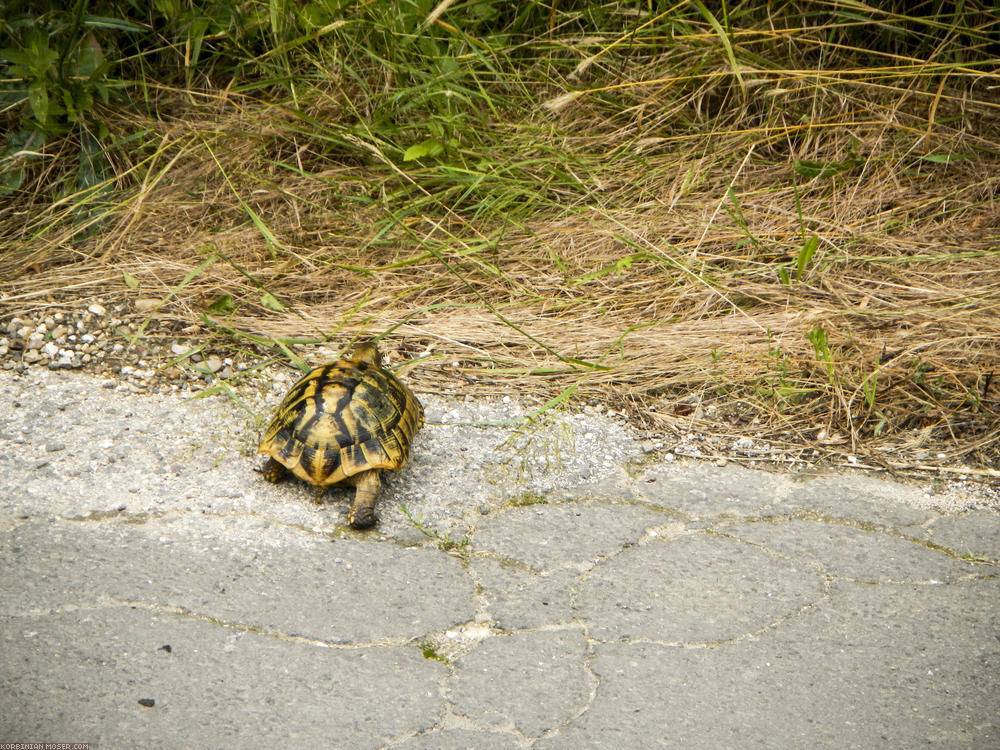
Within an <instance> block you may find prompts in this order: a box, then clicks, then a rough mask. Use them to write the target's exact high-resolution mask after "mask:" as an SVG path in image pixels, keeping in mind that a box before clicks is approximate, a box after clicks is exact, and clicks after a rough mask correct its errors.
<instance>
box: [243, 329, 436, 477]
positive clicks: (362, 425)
mask: <svg viewBox="0 0 1000 750" xmlns="http://www.w3.org/2000/svg"><path fill="white" fill-rule="evenodd" d="M423 423H424V410H423V407H421V405H420V402H419V401H418V400H417V397H416V396H414V395H413V392H412V391H411V390H410V389H409V388H407V387H406V385H404V384H403V383H402V382H401V381H400V380H399V378H397V377H396V376H395V375H393V374H392V373H391V372H389V371H388V370H387V369H385V368H384V367H383V365H382V360H381V357H380V356H379V353H378V349H377V348H376V347H375V345H374V344H372V343H363V344H360V345H359V346H358V347H357V348H356V349H355V351H354V353H353V354H352V355H351V357H349V358H347V359H341V360H338V361H337V362H333V363H331V364H326V365H322V366H320V367H317V368H315V369H313V370H311V371H310V372H309V373H307V374H306V375H305V377H303V378H302V379H301V380H299V381H298V382H297V383H296V384H295V385H293V386H292V388H291V390H290V391H289V392H288V395H286V396H285V398H284V400H283V401H282V402H281V405H280V406H279V407H278V411H277V413H276V414H275V416H274V419H273V420H271V424H270V426H269V427H268V428H267V432H265V433H264V438H263V440H261V443H260V448H259V449H258V452H260V453H265V454H267V455H269V456H270V457H271V458H272V459H274V460H275V461H277V462H278V463H280V464H281V465H283V466H284V467H285V468H287V469H288V470H290V471H291V472H292V473H294V474H295V476H297V477H299V478H300V479H304V480H305V481H307V482H310V483H312V484H314V485H316V486H317V487H325V486H328V485H332V484H337V483H339V482H343V481H345V480H347V479H348V478H349V477H351V476H354V475H355V474H358V473H360V472H363V471H367V470H369V469H399V468H402V466H403V465H404V464H406V461H407V459H408V458H409V454H410V443H411V442H412V440H413V436H414V435H415V434H416V432H417V430H419V429H420V427H421V426H422V425H423Z"/></svg>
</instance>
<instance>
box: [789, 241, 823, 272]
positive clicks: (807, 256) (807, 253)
mask: <svg viewBox="0 0 1000 750" xmlns="http://www.w3.org/2000/svg"><path fill="white" fill-rule="evenodd" d="M818 247H819V237H817V236H816V235H815V234H814V235H813V236H811V237H810V238H809V239H807V240H806V241H805V244H804V245H803V246H802V249H801V250H799V257H798V260H797V261H796V263H795V271H796V274H795V276H796V278H799V279H801V278H802V274H803V273H804V272H805V270H806V266H808V265H809V261H810V260H812V257H813V255H814V254H815V253H816V248H818Z"/></svg>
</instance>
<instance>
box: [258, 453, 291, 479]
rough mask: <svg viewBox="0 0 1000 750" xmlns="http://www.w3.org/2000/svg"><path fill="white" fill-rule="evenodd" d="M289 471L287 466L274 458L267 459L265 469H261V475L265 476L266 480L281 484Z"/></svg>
mask: <svg viewBox="0 0 1000 750" xmlns="http://www.w3.org/2000/svg"><path fill="white" fill-rule="evenodd" d="M287 472H288V469H286V468H285V465H284V464H282V463H281V462H279V461H276V460H275V459H273V458H269V459H267V461H265V462H264V467H263V468H262V469H261V473H262V474H263V475H264V480H265V481H267V482H270V483H271V484H274V483H275V482H280V481H281V480H282V479H284V478H285V474H286V473H287Z"/></svg>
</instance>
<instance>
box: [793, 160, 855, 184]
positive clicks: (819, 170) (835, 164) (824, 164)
mask: <svg viewBox="0 0 1000 750" xmlns="http://www.w3.org/2000/svg"><path fill="white" fill-rule="evenodd" d="M861 163H862V160H861V159H845V160H844V161H810V160H808V159H796V160H795V161H794V162H793V163H792V167H793V169H795V171H796V172H797V173H798V174H800V175H802V176H803V177H808V178H809V179H812V178H814V177H833V176H834V175H838V174H840V173H841V172H845V171H847V170H848V169H852V168H853V167H856V166H858V165H860V164H861Z"/></svg>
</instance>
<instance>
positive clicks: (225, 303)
mask: <svg viewBox="0 0 1000 750" xmlns="http://www.w3.org/2000/svg"><path fill="white" fill-rule="evenodd" d="M235 309H236V304H235V303H234V302H233V298H232V295H229V294H223V295H221V296H220V297H218V299H216V300H215V302H213V303H212V304H211V305H209V306H208V312H210V313H212V315H229V314H230V313H231V312H233V310H235Z"/></svg>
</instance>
